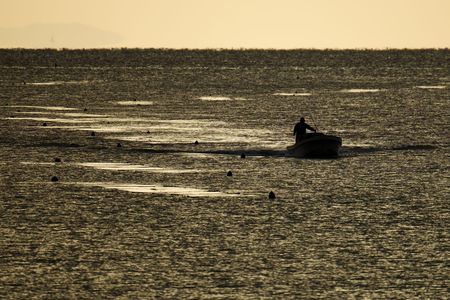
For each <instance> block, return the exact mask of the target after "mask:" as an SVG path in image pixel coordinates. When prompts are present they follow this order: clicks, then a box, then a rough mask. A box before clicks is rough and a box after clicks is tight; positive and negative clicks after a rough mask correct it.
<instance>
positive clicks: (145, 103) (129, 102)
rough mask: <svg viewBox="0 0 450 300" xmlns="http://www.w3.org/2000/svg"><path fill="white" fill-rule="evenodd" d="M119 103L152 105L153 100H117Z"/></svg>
mask: <svg viewBox="0 0 450 300" xmlns="http://www.w3.org/2000/svg"><path fill="white" fill-rule="evenodd" d="M116 103H117V104H119V105H129V106H132V105H153V101H117V102H116Z"/></svg>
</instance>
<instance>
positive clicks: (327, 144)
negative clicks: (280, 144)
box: [287, 133, 342, 158]
mask: <svg viewBox="0 0 450 300" xmlns="http://www.w3.org/2000/svg"><path fill="white" fill-rule="evenodd" d="M341 146H342V139H341V138H340V137H337V136H333V135H325V134H320V133H319V134H317V133H316V134H308V135H307V136H306V137H305V138H304V139H303V140H301V141H300V142H297V143H296V144H295V145H292V146H289V147H287V151H288V152H287V154H288V155H289V156H293V157H300V158H334V157H337V156H338V155H339V149H340V148H341Z"/></svg>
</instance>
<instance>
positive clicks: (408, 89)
mask: <svg viewBox="0 0 450 300" xmlns="http://www.w3.org/2000/svg"><path fill="white" fill-rule="evenodd" d="M123 51H125V50H123ZM44 53H45V52H44ZM117 53H119V52H117ZM117 53H116V52H114V51H111V52H108V51H105V52H104V53H103V52H96V51H92V52H90V51H86V52H85V53H84V54H82V55H81V56H80V55H79V54H77V55H76V53H70V52H69V53H67V55H66V56H64V59H65V60H64V61H63V62H59V63H58V66H59V67H57V68H54V67H47V65H51V66H53V61H55V60H57V59H58V58H59V59H62V58H61V57H60V56H58V55H60V54H59V52H55V53H54V52H49V53H48V54H46V55H41V54H39V52H37V53H35V52H33V51H28V52H24V53H22V54H20V52H14V51H10V52H8V56H7V57H8V59H9V60H1V62H2V64H1V65H0V68H1V69H2V70H1V72H0V91H1V93H0V101H1V102H0V105H1V107H0V171H1V173H0V174H1V175H0V179H1V181H0V215H1V221H0V286H1V288H0V296H1V297H2V298H22V299H24V298H32V297H36V298H77V299H79V298H113V297H119V298H170V299H173V298H175V299H183V298H194V299H197V298H205V299H209V298H225V299H228V298H232V299H234V298H239V299H240V298H248V299H255V298H267V299H272V298H275V299H285V298H324V299H329V298H342V299H348V298H376V299H379V298H384V299H392V298H401V299H411V298H429V299H437V298H447V297H448V287H449V275H448V274H449V270H448V263H449V259H448V253H449V247H450V243H449V233H448V232H449V230H448V224H449V217H450V214H449V202H448V199H449V194H450V180H449V177H450V176H449V169H450V163H449V156H450V149H449V146H450V144H449V141H450V139H449V137H450V135H449V129H450V122H449V120H450V118H449V117H450V115H449V114H450V113H449V112H450V101H449V96H450V93H449V84H450V74H449V68H450V65H449V64H448V62H449V61H450V53H449V52H448V51H445V50H443V51H441V52H439V53H438V54H436V53H435V52H433V51H431V50H429V51H428V52H427V51H423V52H413V51H411V52H409V51H399V52H398V53H394V54H393V53H392V52H389V51H385V52H383V51H378V52H373V53H371V52H367V53H366V52H350V53H347V52H339V51H324V52H319V53H318V54H317V53H315V52H308V51H305V52H302V51H298V52H292V53H291V52H283V51H280V52H277V51H273V52H269V53H266V52H262V51H261V52H258V51H234V52H230V53H231V54H229V53H228V52H221V51H215V52H214V51H213V52H208V51H206V52H197V51H192V52H189V51H187V52H185V51H180V52H176V51H175V52H171V51H167V53H162V54H161V53H159V52H158V51H155V52H152V51H151V50H148V51H147V52H146V51H143V52H142V53H141V52H140V51H138V50H136V52H135V53H134V52H131V54H127V53H128V52H124V54H123V55H125V57H126V59H124V60H123V61H114V60H108V59H107V57H110V56H111V55H119V54H117ZM120 53H121V52H120ZM158 53H159V54H158ZM296 53H297V54H296ZM71 55H72V56H71ZM83 55H84V56H83ZM127 55H128V56H127ZM146 55H147V56H148V57H150V58H146ZM158 55H161V57H160V56H158ZM292 55H298V59H299V60H293V59H292ZM392 55H393V56H394V57H396V59H393V60H391V59H390V57H391V56H392ZM360 56H363V57H364V60H363V61H362V62H359V60H358V58H359V57H360ZM5 57H6V56H5ZM92 57H95V58H96V59H93V58H92ZM180 57H181V58H180ZM199 57H200V58H202V59H198V58H199ZM305 57H306V58H308V59H305ZM380 57H381V58H383V59H384V60H380ZM49 58H50V60H51V63H48V59H49ZM342 58H344V59H342ZM140 59H142V61H141V60H140ZM197 59H198V60H197ZM302 59H303V60H302ZM22 60H23V61H22ZM105 61H108V63H105ZM140 61H141V62H140ZM144 61H145V63H144ZM128 63H130V64H131V63H132V64H131V65H127V64H128ZM303 64H304V65H303ZM302 115H303V116H305V117H306V120H307V122H309V123H310V124H311V125H312V126H315V127H317V128H318V129H319V130H320V131H322V132H326V133H331V134H336V135H339V136H340V137H342V140H343V147H342V149H341V153H340V156H339V158H337V159H329V160H317V159H315V160H314V159H312V160H311V159H296V158H291V157H287V156H285V154H286V153H285V149H286V146H288V145H290V144H292V143H293V141H294V139H293V136H292V128H293V125H294V124H295V122H297V121H298V119H299V117H300V116H302ZM44 122H45V125H44V124H43V123H44ZM53 176H56V177H57V179H58V180H57V181H54V182H52V181H51V179H52V177H53ZM270 191H273V192H274V193H275V195H276V198H275V199H273V200H270V199H269V198H268V194H269V192H270Z"/></svg>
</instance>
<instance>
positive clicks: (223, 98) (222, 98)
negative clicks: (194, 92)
mask: <svg viewBox="0 0 450 300" xmlns="http://www.w3.org/2000/svg"><path fill="white" fill-rule="evenodd" d="M198 99H199V100H203V101H230V100H237V101H245V100H248V99H246V98H244V97H235V98H231V97H226V96H202V97H199V98H198Z"/></svg>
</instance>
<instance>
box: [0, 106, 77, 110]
mask: <svg viewBox="0 0 450 300" xmlns="http://www.w3.org/2000/svg"><path fill="white" fill-rule="evenodd" d="M0 107H14V108H34V109H45V110H79V109H77V108H72V107H64V106H34V105H3V106H0Z"/></svg>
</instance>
